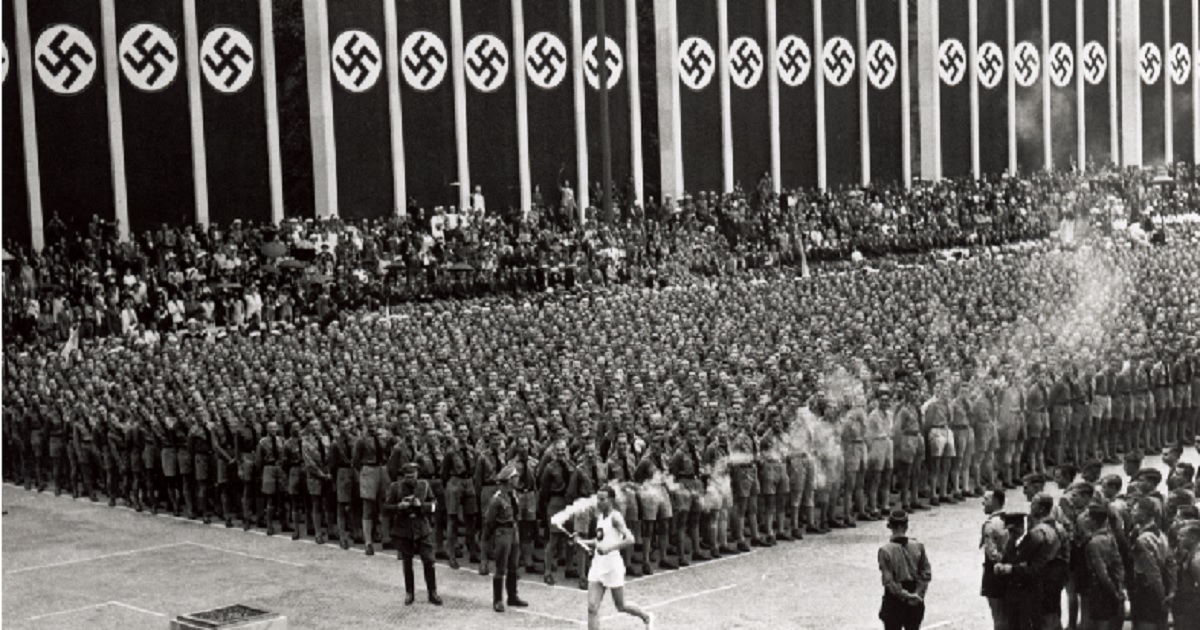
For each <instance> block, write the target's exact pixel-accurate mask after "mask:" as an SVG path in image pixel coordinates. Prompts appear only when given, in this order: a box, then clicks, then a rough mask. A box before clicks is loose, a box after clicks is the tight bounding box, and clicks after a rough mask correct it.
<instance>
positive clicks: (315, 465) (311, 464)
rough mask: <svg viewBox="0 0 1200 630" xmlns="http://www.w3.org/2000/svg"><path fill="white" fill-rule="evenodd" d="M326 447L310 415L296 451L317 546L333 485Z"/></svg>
mask: <svg viewBox="0 0 1200 630" xmlns="http://www.w3.org/2000/svg"><path fill="white" fill-rule="evenodd" d="M329 447H330V444H329V436H328V435H325V433H324V432H323V431H322V430H321V421H320V420H318V419H317V418H316V417H315V416H314V417H313V418H312V419H310V420H309V421H308V429H307V430H306V431H305V432H304V435H303V436H302V437H301V438H300V451H301V455H302V456H303V458H304V479H305V486H306V488H305V489H306V490H308V500H309V502H310V503H311V505H312V524H313V531H315V532H316V537H317V538H316V540H317V544H318V545H323V544H325V535H326V530H327V529H328V527H329V518H328V516H329V514H328V509H329V501H328V499H329V498H331V497H330V495H331V494H332V486H333V473H332V472H331V469H330V467H329V463H330V456H329V451H330V448H329ZM297 530H299V528H298V527H297ZM411 564H412V558H409V565H410V570H411Z"/></svg>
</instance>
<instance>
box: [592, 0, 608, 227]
mask: <svg viewBox="0 0 1200 630" xmlns="http://www.w3.org/2000/svg"><path fill="white" fill-rule="evenodd" d="M595 1H596V48H595V51H596V52H595V55H596V71H597V73H598V74H599V80H600V160H601V169H602V173H603V176H602V178H601V181H600V185H601V186H602V188H601V190H600V199H601V200H602V201H601V205H600V209H601V211H602V212H601V216H608V214H609V212H610V211H611V210H612V142H611V139H610V137H609V124H608V29H607V27H606V26H605V24H604V17H605V16H604V4H605V2H606V1H607V0H595Z"/></svg>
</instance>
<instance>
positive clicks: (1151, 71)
mask: <svg viewBox="0 0 1200 630" xmlns="http://www.w3.org/2000/svg"><path fill="white" fill-rule="evenodd" d="M1160 64H1162V59H1160V58H1159V56H1158V51H1157V50H1154V49H1147V50H1146V53H1145V54H1144V55H1142V68H1143V69H1144V70H1145V71H1146V76H1148V77H1153V76H1158V67H1159V65H1160Z"/></svg>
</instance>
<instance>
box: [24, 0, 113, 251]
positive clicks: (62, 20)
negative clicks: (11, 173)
mask: <svg viewBox="0 0 1200 630" xmlns="http://www.w3.org/2000/svg"><path fill="white" fill-rule="evenodd" d="M28 5H29V34H30V39H31V40H32V46H33V58H32V63H33V67H34V71H33V74H34V77H33V92H34V107H35V109H36V112H37V138H38V162H39V167H40V171H41V173H42V181H41V194H42V208H43V217H44V219H45V222H46V224H47V225H49V224H50V223H51V222H52V221H53V219H54V217H55V216H57V217H58V218H59V219H61V220H62V222H63V224H64V225H65V226H66V227H67V228H68V229H71V230H84V229H85V228H86V227H87V224H88V222H89V221H90V220H91V218H92V215H97V216H99V217H101V218H103V219H106V220H110V221H111V220H113V219H115V218H116V204H115V201H114V199H113V180H112V176H113V173H112V157H111V153H110V150H111V149H110V144H109V135H108V107H107V105H106V101H105V77H104V67H103V66H104V57H103V55H104V51H103V48H102V46H101V41H100V39H101V30H100V3H98V2H76V1H74V0H36V1H33V2H29V3H28ZM15 78H16V76H15V74H14V76H13V79H15ZM5 117H6V118H7V117H8V116H7V114H6V116H5ZM6 214H7V211H6Z"/></svg>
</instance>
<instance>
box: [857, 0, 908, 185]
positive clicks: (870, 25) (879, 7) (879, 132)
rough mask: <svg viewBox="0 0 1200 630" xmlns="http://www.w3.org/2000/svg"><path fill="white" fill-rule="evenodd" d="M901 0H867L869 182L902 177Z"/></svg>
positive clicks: (895, 180) (902, 26) (904, 29)
mask: <svg viewBox="0 0 1200 630" xmlns="http://www.w3.org/2000/svg"><path fill="white" fill-rule="evenodd" d="M900 2H901V0H867V14H866V15H865V16H863V19H865V20H866V21H867V57H866V59H864V60H863V72H866V73H867V85H868V87H867V94H868V97H867V109H868V111H869V112H870V121H869V122H870V133H871V181H873V182H884V183H892V182H899V181H901V180H902V179H903V177H904V176H903V167H904V159H905V156H904V154H903V152H902V151H901V149H900V147H901V144H902V135H903V134H902V130H903V127H904V125H907V124H908V121H907V120H904V114H903V109H904V107H903V105H904V93H903V91H902V90H901V89H900V66H901V64H902V63H904V60H902V59H901V58H900V41H901V37H902V32H907V25H904V24H902V23H901V21H900Z"/></svg>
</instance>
